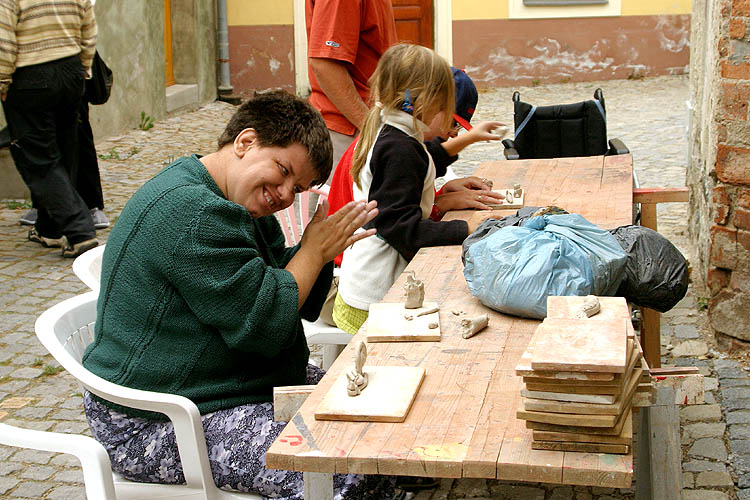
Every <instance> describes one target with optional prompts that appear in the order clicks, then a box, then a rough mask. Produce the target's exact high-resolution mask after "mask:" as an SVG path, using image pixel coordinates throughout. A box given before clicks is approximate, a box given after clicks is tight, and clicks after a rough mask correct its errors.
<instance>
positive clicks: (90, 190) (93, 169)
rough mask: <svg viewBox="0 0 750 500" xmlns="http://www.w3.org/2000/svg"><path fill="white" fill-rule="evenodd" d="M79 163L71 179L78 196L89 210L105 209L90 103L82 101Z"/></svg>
mask: <svg viewBox="0 0 750 500" xmlns="http://www.w3.org/2000/svg"><path fill="white" fill-rule="evenodd" d="M77 159H78V162H77V165H76V168H75V171H74V172H71V175H70V178H71V179H74V180H75V187H76V191H78V194H79V195H81V198H83V202H84V203H86V206H87V207H88V208H104V195H103V194H102V180H101V177H100V176H99V160H98V158H97V156H96V147H95V146H94V133H93V132H92V131H91V122H89V103H88V102H87V101H86V99H85V98H84V99H82V100H81V107H80V109H79V113H78V158H77Z"/></svg>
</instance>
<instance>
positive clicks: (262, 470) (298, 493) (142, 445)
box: [83, 365, 395, 500]
mask: <svg viewBox="0 0 750 500" xmlns="http://www.w3.org/2000/svg"><path fill="white" fill-rule="evenodd" d="M323 374H324V372H323V370H321V369H320V368H318V367H316V366H313V365H308V367H307V383H308V384H317V383H318V381H319V380H320V379H321V378H322V377H323ZM83 403H84V411H85V413H86V418H87V419H88V422H89V426H90V427H91V432H92V434H93V436H94V438H96V440H97V441H99V442H100V443H102V444H103V445H104V447H105V448H106V450H107V453H108V454H109V458H110V461H111V462H112V470H114V471H116V472H118V473H120V474H122V476H123V477H125V478H127V479H129V480H132V481H139V482H146V483H166V484H180V483H184V482H185V477H184V475H183V472H182V464H181V463H180V456H179V454H178V452H177V442H176V440H175V434H174V426H173V424H172V422H169V421H163V422H162V421H153V420H148V419H144V418H138V417H130V416H128V415H126V414H124V413H120V412H118V411H115V410H113V409H111V408H109V407H108V406H106V405H104V404H102V403H100V402H98V401H96V400H95V399H94V398H93V397H91V394H90V393H89V392H88V391H86V393H85V394H84V400H83ZM201 418H202V421H203V431H204V433H205V435H206V445H207V448H208V456H209V457H208V458H209V462H210V464H211V472H212V473H213V477H214V481H215V482H216V485H217V486H218V487H219V488H222V489H227V490H236V491H243V492H254V493H259V494H260V495H262V496H264V497H267V498H279V499H285V500H302V499H303V498H304V497H303V483H302V473H301V472H296V471H286V470H275V469H268V468H266V451H267V450H268V448H270V446H271V443H273V441H274V440H275V439H276V437H277V436H278V435H279V434H280V433H281V431H282V430H283V429H284V427H285V426H286V422H274V420H273V405H272V404H271V403H258V404H247V405H242V406H238V407H236V408H229V409H226V410H219V411H216V412H213V413H208V414H206V415H203V416H202V417H201ZM394 484H395V478H392V477H387V476H363V475H358V474H334V476H333V488H334V498H335V499H336V500H359V499H362V500H372V499H388V498H392V497H393V496H394Z"/></svg>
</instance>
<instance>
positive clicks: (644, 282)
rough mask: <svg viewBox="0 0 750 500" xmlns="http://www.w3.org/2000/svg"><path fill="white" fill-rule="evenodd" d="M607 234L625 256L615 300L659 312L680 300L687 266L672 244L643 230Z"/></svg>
mask: <svg viewBox="0 0 750 500" xmlns="http://www.w3.org/2000/svg"><path fill="white" fill-rule="evenodd" d="M610 232H611V233H612V235H613V236H614V237H615V238H616V239H617V241H618V242H619V243H620V246H622V248H623V250H625V253H627V255H628V257H627V260H626V261H625V279H624V280H623V281H622V284H621V285H620V288H618V290H617V295H618V296H622V297H625V298H626V299H627V300H629V301H630V302H633V303H634V304H637V305H639V306H643V307H649V308H651V309H655V310H657V311H659V312H666V311H669V310H670V309H672V308H673V307H674V306H675V304H677V303H678V302H679V301H680V300H682V298H683V297H684V296H685V293H687V288H688V278H689V276H688V265H687V261H686V260H685V257H683V255H682V254H681V253H680V251H679V250H678V249H677V247H675V246H674V245H673V244H672V242H670V241H669V240H668V239H666V238H665V237H664V236H662V235H660V234H659V233H657V232H656V231H654V230H652V229H649V228H647V227H643V226H621V227H618V228H616V229H610Z"/></svg>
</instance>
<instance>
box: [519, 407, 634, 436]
mask: <svg viewBox="0 0 750 500" xmlns="http://www.w3.org/2000/svg"><path fill="white" fill-rule="evenodd" d="M627 415H628V411H625V412H623V414H622V415H620V418H618V419H617V422H616V423H615V425H614V426H613V427H587V426H580V425H559V424H549V423H545V422H532V421H529V420H527V421H526V427H527V428H528V429H532V430H539V431H550V432H577V433H580V434H601V435H605V436H616V435H619V434H620V433H621V432H622V429H623V427H624V426H625V423H626V421H627Z"/></svg>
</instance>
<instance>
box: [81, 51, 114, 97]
mask: <svg viewBox="0 0 750 500" xmlns="http://www.w3.org/2000/svg"><path fill="white" fill-rule="evenodd" d="M91 75H92V76H91V79H89V80H86V90H85V92H84V94H83V97H84V99H86V101H88V102H89V103H91V104H104V103H105V102H107V100H108V99H109V94H110V92H111V91H112V80H113V77H112V70H111V69H109V67H108V66H107V65H106V64H105V63H104V61H103V60H102V58H101V57H100V56H99V52H98V51H97V52H94V61H93V62H92V63H91Z"/></svg>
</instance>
